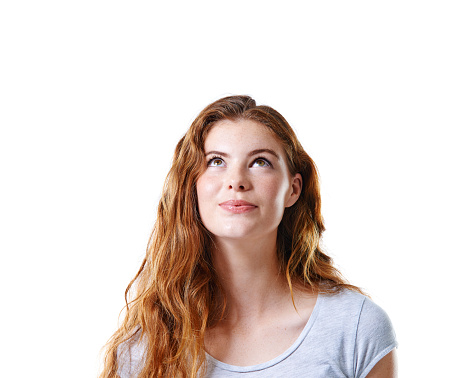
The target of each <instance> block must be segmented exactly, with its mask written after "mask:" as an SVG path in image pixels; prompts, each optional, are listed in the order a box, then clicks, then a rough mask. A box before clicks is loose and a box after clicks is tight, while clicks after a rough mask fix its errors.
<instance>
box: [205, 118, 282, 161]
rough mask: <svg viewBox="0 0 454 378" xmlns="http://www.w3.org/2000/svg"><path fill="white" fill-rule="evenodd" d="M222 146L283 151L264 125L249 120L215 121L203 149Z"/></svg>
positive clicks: (278, 141) (275, 137)
mask: <svg viewBox="0 0 454 378" xmlns="http://www.w3.org/2000/svg"><path fill="white" fill-rule="evenodd" d="M222 146H225V147H226V148H227V147H240V146H241V147H243V148H248V149H251V150H253V149H256V148H270V149H274V150H276V152H280V153H283V152H284V151H283V147H282V143H281V141H280V140H279V139H278V137H277V136H276V134H274V132H273V131H272V130H270V129H269V128H268V127H266V126H265V125H262V124H261V123H259V122H256V121H251V120H243V119H240V120H236V121H230V120H222V121H218V122H216V123H215V124H214V125H213V126H212V128H211V129H210V131H209V132H208V135H207V137H206V139H205V146H204V147H205V151H206V152H207V151H209V150H210V149H213V148H214V147H216V149H220V148H221V147H222Z"/></svg>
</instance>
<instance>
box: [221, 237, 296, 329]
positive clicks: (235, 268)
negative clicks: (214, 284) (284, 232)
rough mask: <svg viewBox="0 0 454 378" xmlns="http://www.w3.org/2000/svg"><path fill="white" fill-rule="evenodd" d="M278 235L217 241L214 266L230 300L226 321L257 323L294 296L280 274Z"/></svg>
mask: <svg viewBox="0 0 454 378" xmlns="http://www.w3.org/2000/svg"><path fill="white" fill-rule="evenodd" d="M276 236H277V235H271V237H269V238H262V239H260V240H257V239H255V240H246V241H245V240H237V239H222V240H216V247H215V249H214V251H213V263H214V266H215V269H216V273H217V275H218V277H219V280H220V283H221V285H222V287H223V289H224V291H225V295H226V299H227V314H226V319H228V320H229V321H236V322H237V321H242V320H244V319H248V320H249V321H253V320H254V319H257V318H259V317H261V316H262V315H263V314H264V313H266V312H268V311H269V310H270V309H276V308H277V307H278V304H279V303H281V301H282V300H283V298H286V299H287V300H288V298H287V297H289V296H290V292H289V288H288V285H287V281H286V278H285V276H284V275H283V274H282V273H281V272H279V263H278V258H277V249H276Z"/></svg>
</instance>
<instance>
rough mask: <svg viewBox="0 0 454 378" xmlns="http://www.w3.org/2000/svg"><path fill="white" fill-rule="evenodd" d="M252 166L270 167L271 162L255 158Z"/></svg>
mask: <svg viewBox="0 0 454 378" xmlns="http://www.w3.org/2000/svg"><path fill="white" fill-rule="evenodd" d="M252 166H253V167H271V163H270V162H269V161H268V160H266V159H257V160H256V161H254V164H252Z"/></svg>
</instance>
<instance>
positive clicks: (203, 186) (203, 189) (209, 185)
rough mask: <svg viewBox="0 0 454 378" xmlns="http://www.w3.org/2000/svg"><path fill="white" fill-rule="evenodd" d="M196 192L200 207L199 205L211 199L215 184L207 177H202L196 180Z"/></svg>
mask: <svg viewBox="0 0 454 378" xmlns="http://www.w3.org/2000/svg"><path fill="white" fill-rule="evenodd" d="M196 190H197V198H198V200H199V205H200V204H201V203H204V202H205V201H207V200H208V199H209V198H212V197H213V194H214V193H215V191H216V182H215V181H214V180H211V179H210V178H209V177H208V176H205V175H202V176H200V178H199V179H198V180H197V184H196Z"/></svg>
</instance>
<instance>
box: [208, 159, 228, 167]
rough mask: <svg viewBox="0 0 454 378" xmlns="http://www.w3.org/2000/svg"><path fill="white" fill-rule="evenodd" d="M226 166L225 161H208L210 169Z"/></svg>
mask: <svg viewBox="0 0 454 378" xmlns="http://www.w3.org/2000/svg"><path fill="white" fill-rule="evenodd" d="M224 165H225V163H224V160H222V159H221V158H212V159H210V160H209V161H208V166H209V167H223V166H224Z"/></svg>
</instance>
